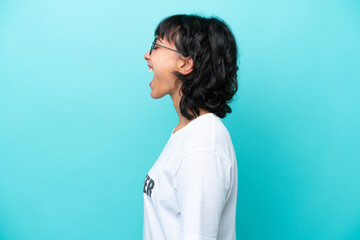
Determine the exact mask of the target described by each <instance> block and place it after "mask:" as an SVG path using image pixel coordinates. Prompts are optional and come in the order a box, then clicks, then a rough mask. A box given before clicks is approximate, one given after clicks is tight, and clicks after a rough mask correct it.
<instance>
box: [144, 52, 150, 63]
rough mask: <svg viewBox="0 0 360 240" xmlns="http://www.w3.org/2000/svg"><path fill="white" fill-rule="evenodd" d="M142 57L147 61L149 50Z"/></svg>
mask: <svg viewBox="0 0 360 240" xmlns="http://www.w3.org/2000/svg"><path fill="white" fill-rule="evenodd" d="M144 58H145V60H146V61H149V60H150V51H147V52H146V53H145V55H144Z"/></svg>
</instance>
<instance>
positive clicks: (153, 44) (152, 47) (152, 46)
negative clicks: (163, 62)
mask: <svg viewBox="0 0 360 240" xmlns="http://www.w3.org/2000/svg"><path fill="white" fill-rule="evenodd" d="M156 40H157V38H155V39H154V41H153V42H152V44H151V48H150V52H149V55H150V54H151V52H152V50H153V49H154V47H155V43H156Z"/></svg>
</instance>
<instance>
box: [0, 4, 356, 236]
mask: <svg viewBox="0 0 360 240" xmlns="http://www.w3.org/2000/svg"><path fill="white" fill-rule="evenodd" d="M178 13H197V14H203V15H205V16H212V15H215V16H219V17H221V18H223V19H224V20H225V21H226V22H227V23H228V24H229V25H230V27H231V28H232V31H233V32H234V34H235V36H236V38H237V42H238V45H239V49H240V70H239V91H238V93H237V95H236V97H235V99H234V102H233V103H232V104H231V107H232V108H233V113H232V114H230V115H228V117H227V118H225V119H224V120H223V122H224V124H225V125H226V126H227V128H228V130H229V132H230V134H231V136H232V140H233V143H234V147H235V151H236V154H237V159H238V167H239V188H238V207H237V219H236V220H237V224H236V226H237V237H238V239H239V240H240V239H249V240H270V239H271V240H273V239H274V240H275V239H276V240H279V239H299V240H303V239H307V240H311V239H314V240H332V239H349V240H352V239H354V240H355V239H360V176H359V175H360V152H359V147H360V137H359V135H360V131H359V128H360V105H359V100H360V98H359V92H360V91H359V89H360V88H359V87H360V83H359V81H360V70H359V69H360V68H359V65H360V60H359V57H360V44H359V43H360V2H359V1H356V0H343V1H340V0H338V1H335V0H327V1H319V0H312V1H310V0H302V1H300V0H295V1H285V0H282V1H280V0H275V1H265V0H263V1H251V0H242V1H235V0H222V1H208V0H206V1H205V0H200V1H189V0H183V1H180V2H179V1H178V2H171V1H161V0H154V1H141V2H139V1H126V2H122V1H115V0H113V1H111V0H103V1H85V0H71V1H70V0H63V1H55V0H48V1H39V0H33V1H24V0H17V1H16V0H15V1H10V0H8V1H6V0H2V1H0V239H1V240H42V239H46V240H48V239H51V240H58V239H59V240H60V239H66V240H72V239H87V240H91V239H109V240H112V239H141V238H142V221H143V205H142V204H143V202H142V201H143V193H142V187H143V181H144V178H145V176H146V174H147V171H148V170H149V169H150V168H151V166H152V165H153V163H154V162H155V161H156V159H157V157H158V156H159V154H160V152H161V150H162V148H163V147H164V145H165V143H166V142H167V140H168V138H169V136H170V133H171V130H172V129H173V128H174V127H175V126H176V125H177V121H178V119H177V114H176V112H175V110H174V108H173V105H172V101H171V99H170V97H169V96H166V97H164V98H162V99H159V100H154V99H152V98H151V97H150V87H149V83H150V81H151V79H152V76H153V73H149V72H148V67H147V63H146V62H145V60H144V59H143V55H144V53H145V52H146V51H148V49H149V48H150V45H151V42H152V40H153V32H154V30H155V27H156V26H157V24H158V23H159V22H160V21H161V20H162V19H163V18H164V17H166V16H169V15H172V14H178Z"/></svg>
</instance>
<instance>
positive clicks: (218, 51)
mask: <svg viewBox="0 0 360 240" xmlns="http://www.w3.org/2000/svg"><path fill="white" fill-rule="evenodd" d="M155 37H159V38H161V39H164V37H165V38H166V40H167V41H168V42H172V43H174V45H175V46H176V48H177V49H178V50H179V51H180V52H181V53H182V55H183V56H184V57H188V56H190V57H191V59H192V60H193V63H194V66H193V70H192V72H191V73H189V74H187V75H183V74H181V73H179V72H174V74H175V75H176V77H177V78H178V79H180V80H181V81H182V87H181V89H180V91H181V92H182V97H181V100H180V112H181V114H182V115H183V116H184V117H186V118H187V119H189V120H192V119H194V118H196V117H197V116H199V114H200V111H199V107H200V108H204V109H206V110H208V111H209V112H212V113H214V114H216V115H217V116H218V117H220V118H224V117H225V116H226V114H227V113H231V108H230V107H229V105H228V103H230V102H231V100H232V98H233V96H234V95H235V93H236V91H237V89H238V82H237V70H238V69H239V68H238V66H237V58H238V51H237V46H236V41H235V37H234V35H233V34H232V32H231V31H230V28H229V27H228V26H227V25H226V24H225V22H224V21H222V20H220V19H219V18H215V17H211V18H205V17H201V16H198V15H185V14H182V15H173V16H169V17H167V18H165V19H164V20H162V21H161V22H160V23H159V25H158V26H157V28H156V30H155ZM188 110H190V111H191V113H192V114H190V113H189V112H188Z"/></svg>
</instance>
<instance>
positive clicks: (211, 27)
mask: <svg viewBox="0 0 360 240" xmlns="http://www.w3.org/2000/svg"><path fill="white" fill-rule="evenodd" d="M144 57H145V60H146V61H147V63H148V66H149V71H151V72H153V73H154V78H153V80H152V81H151V83H150V87H151V97H152V98H155V99H157V98H161V97H163V96H165V95H167V94H169V95H170V96H171V98H172V101H173V104H174V107H175V110H176V112H177V114H178V115H179V124H178V125H177V126H176V127H175V128H174V129H173V131H172V133H171V135H170V138H169V140H168V142H167V144H166V146H165V148H164V149H163V151H162V152H161V154H160V156H159V158H158V159H157V161H156V162H155V164H154V166H153V167H152V168H151V170H150V171H149V172H148V174H147V176H146V177H145V181H144V228H143V238H144V239H146V240H150V239H152V240H165V239H166V240H177V239H188V240H190V239H191V240H195V239H196V240H200V239H201V240H203V239H204V240H205V239H206V240H208V239H219V240H230V239H231V240H233V239H235V212H236V196H237V164H236V156H235V151H234V147H233V144H232V142H231V138H230V135H229V133H228V131H227V129H226V127H225V126H224V125H223V123H222V120H221V118H224V117H225V115H226V114H227V113H231V108H230V107H229V106H228V103H229V102H230V101H231V99H232V97H233V96H234V94H235V92H236V91H237V88H238V85H237V70H238V66H237V46H236V42H235V38H234V36H233V34H232V33H231V31H230V30H229V28H228V27H227V25H226V24H225V23H224V22H223V21H221V20H219V19H218V18H205V17H200V16H197V15H174V16H170V17H168V18H166V19H164V20H163V21H162V22H160V24H159V25H158V27H157V28H156V30H155V40H154V42H153V44H152V46H151V49H150V51H148V52H147V53H145V56H144Z"/></svg>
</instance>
